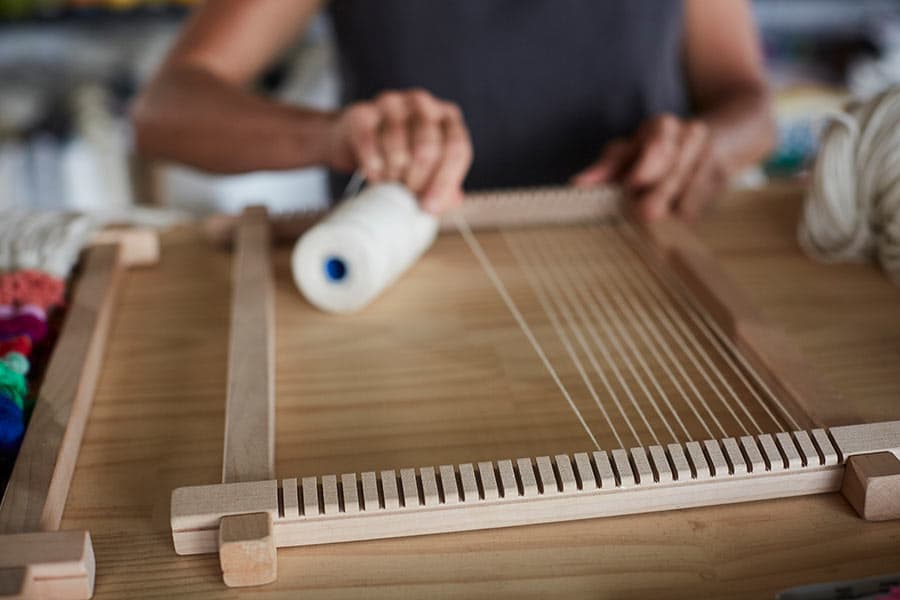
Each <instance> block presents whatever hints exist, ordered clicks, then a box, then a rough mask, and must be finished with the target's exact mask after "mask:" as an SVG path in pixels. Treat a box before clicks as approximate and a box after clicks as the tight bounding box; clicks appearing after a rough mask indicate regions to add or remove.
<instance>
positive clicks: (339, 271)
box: [325, 256, 347, 283]
mask: <svg viewBox="0 0 900 600" xmlns="http://www.w3.org/2000/svg"><path fill="white" fill-rule="evenodd" d="M325 277H327V278H328V281H332V282H334V283H340V282H341V281H343V280H344V279H345V278H346V277H347V263H345V262H344V259H343V258H339V257H337V256H329V257H328V258H327V259H325Z"/></svg>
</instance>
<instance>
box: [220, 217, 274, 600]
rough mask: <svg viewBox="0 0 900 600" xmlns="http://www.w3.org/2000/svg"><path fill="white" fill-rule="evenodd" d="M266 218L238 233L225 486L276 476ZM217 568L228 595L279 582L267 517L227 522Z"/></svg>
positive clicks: (246, 220)
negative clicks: (231, 589) (234, 589)
mask: <svg viewBox="0 0 900 600" xmlns="http://www.w3.org/2000/svg"><path fill="white" fill-rule="evenodd" d="M270 244H271V239H270V232H269V224H268V216H267V214H266V210H265V209H264V208H261V207H250V208H247V209H246V210H245V211H244V214H243V215H242V217H241V223H240V225H239V228H238V238H237V254H236V256H235V269H234V282H233V286H234V294H233V302H232V307H231V345H230V349H229V359H228V397H227V399H226V406H225V449H224V453H223V461H222V464H223V466H222V482H223V483H233V482H241V481H265V480H267V479H272V478H273V477H274V476H275V390H274V380H275V372H274V368H275V367H274V365H275V360H274V358H275V357H274V353H275V351H274V344H273V342H274V340H273V338H274V335H273V333H274V329H275V323H274V319H275V317H274V315H275V310H274V300H273V291H272V265H271V261H270V256H269V254H270ZM219 531H220V537H219V562H220V564H221V567H222V578H223V580H224V582H225V584H226V585H228V586H230V587H236V586H251V585H262V584H265V583H270V582H272V581H274V580H275V578H276V575H277V555H276V549H275V537H274V535H273V533H272V519H271V517H270V516H269V515H268V514H265V513H257V514H249V515H236V516H227V517H224V518H223V519H222V522H221V524H220V528H219Z"/></svg>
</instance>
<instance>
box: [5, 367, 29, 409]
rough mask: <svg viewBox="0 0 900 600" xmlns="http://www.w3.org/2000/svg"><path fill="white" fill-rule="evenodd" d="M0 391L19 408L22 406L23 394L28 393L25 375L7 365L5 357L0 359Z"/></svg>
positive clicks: (23, 401)
mask: <svg viewBox="0 0 900 600" xmlns="http://www.w3.org/2000/svg"><path fill="white" fill-rule="evenodd" d="M0 392H3V393H4V394H6V395H7V396H9V397H10V398H12V400H13V402H15V403H16V406H18V407H19V408H20V409H21V408H23V407H24V405H25V396H26V395H27V394H28V385H27V384H26V383H25V376H24V375H22V374H21V373H17V372H16V371H15V370H14V369H13V368H12V367H10V366H9V365H7V364H6V361H5V359H4V360H0Z"/></svg>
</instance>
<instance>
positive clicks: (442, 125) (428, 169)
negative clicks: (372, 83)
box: [328, 89, 472, 213]
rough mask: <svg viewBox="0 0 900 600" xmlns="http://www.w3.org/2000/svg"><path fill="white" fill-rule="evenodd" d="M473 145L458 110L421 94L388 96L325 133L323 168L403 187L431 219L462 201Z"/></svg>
mask: <svg viewBox="0 0 900 600" xmlns="http://www.w3.org/2000/svg"><path fill="white" fill-rule="evenodd" d="M471 163H472V142H471V139H470V137H469V131H468V129H467V128H466V125H465V122H464V121H463V116H462V112H461V111H460V109H459V107H458V106H456V105H455V104H453V103H451V102H445V101H443V100H439V99H437V98H435V97H434V96H432V95H431V94H429V93H428V92H426V91H424V90H418V89H415V90H408V91H389V92H384V93H382V94H380V95H379V96H378V97H376V98H375V99H374V100H372V101H368V102H358V103H356V104H351V105H350V106H348V107H347V108H345V109H344V110H343V111H341V112H340V113H338V114H337V117H336V118H335V120H334V122H333V124H332V127H331V132H330V144H329V154H328V165H329V166H330V167H331V168H333V169H336V170H339V171H346V172H349V171H352V170H354V169H362V171H363V173H364V174H365V176H366V179H367V180H368V181H370V182H373V183H378V182H382V181H399V182H401V183H403V184H405V185H406V186H407V187H408V188H409V189H410V191H412V192H413V194H415V195H416V196H417V197H418V198H420V201H421V203H422V207H423V208H424V209H425V210H427V211H429V212H432V213H441V212H443V211H445V210H447V209H448V208H450V207H451V206H455V205H456V204H458V203H459V202H460V201H461V200H462V195H463V191H462V183H463V179H464V178H465V176H466V173H467V172H468V170H469V166H470V165H471Z"/></svg>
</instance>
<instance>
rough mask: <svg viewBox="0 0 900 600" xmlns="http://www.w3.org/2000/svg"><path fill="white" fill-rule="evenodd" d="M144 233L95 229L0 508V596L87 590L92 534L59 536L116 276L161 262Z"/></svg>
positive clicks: (150, 234)
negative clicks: (131, 269) (127, 270)
mask: <svg viewBox="0 0 900 600" xmlns="http://www.w3.org/2000/svg"><path fill="white" fill-rule="evenodd" d="M159 252H160V251H159V238H158V235H157V234H156V232H155V231H153V230H149V229H108V230H103V231H99V232H97V233H96V234H95V235H94V236H93V238H92V240H91V243H90V245H89V246H88V247H87V248H86V249H85V250H84V252H83V255H82V260H81V265H82V269H81V273H80V275H79V277H78V279H77V281H76V283H75V285H74V291H73V292H72V296H71V299H70V302H69V307H68V312H67V314H66V317H65V321H64V323H63V326H62V328H61V330H60V334H59V337H58V339H57V340H56V344H55V346H54V348H53V351H52V353H51V356H50V359H49V362H48V364H47V369H46V372H45V376H44V378H43V381H42V382H41V385H40V388H39V391H38V400H37V402H36V403H35V408H34V412H33V413H32V416H31V420H30V421H29V423H28V427H27V429H26V431H25V437H24V439H23V441H22V446H21V448H20V450H19V454H18V456H17V457H16V462H15V464H14V466H13V471H12V474H11V475H10V479H9V482H8V484H7V488H6V492H5V494H4V495H3V498H2V503H0V597H13V598H46V599H54V600H56V599H59V600H83V599H85V598H90V597H91V596H93V593H94V578H95V568H96V564H95V559H94V550H93V545H92V542H91V535H90V532H89V531H85V530H81V531H79V530H60V529H59V527H60V523H61V521H62V515H63V511H64V508H65V503H66V498H67V496H68V493H69V487H70V485H71V482H72V476H73V475H74V471H75V463H76V461H77V458H78V451H79V448H80V446H81V440H82V438H83V436H84V430H85V427H86V426H87V420H88V416H89V414H90V410H91V404H92V403H93V398H94V391H95V389H96V386H97V381H98V379H99V376H100V370H101V365H102V361H103V356H104V352H105V349H106V341H107V337H108V334H109V328H110V325H111V321H112V315H113V311H114V309H115V303H116V299H117V296H118V292H119V288H120V284H121V280H122V272H123V271H124V270H125V269H130V268H135V267H142V266H148V265H153V264H156V263H157V262H159Z"/></svg>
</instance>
